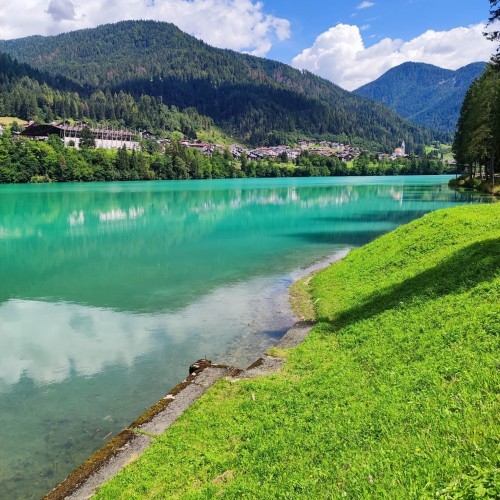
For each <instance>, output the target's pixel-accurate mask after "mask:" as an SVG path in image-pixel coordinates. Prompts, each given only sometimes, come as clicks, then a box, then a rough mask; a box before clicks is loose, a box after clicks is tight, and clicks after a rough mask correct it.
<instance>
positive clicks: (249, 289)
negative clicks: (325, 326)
mask: <svg viewBox="0 0 500 500" xmlns="http://www.w3.org/2000/svg"><path fill="white" fill-rule="evenodd" d="M448 179H449V177H444V176H439V177H435V176H434V177H431V176H429V177H385V178H376V177H364V178H362V177H358V178H305V179H257V180H250V179H245V180H221V181H187V182H185V181H177V182H133V183H108V184H56V185H22V186H5V185H4V186H0V416H1V419H2V425H1V426H0V443H1V445H0V498H9V499H10V498H31V497H34V498H37V497H40V496H42V495H43V494H44V493H46V492H47V491H48V490H49V489H50V488H51V487H52V486H54V485H55V484H57V483H58V482H59V481H60V480H62V479H63V478H64V477H65V476H66V475H67V474H68V473H69V472H71V470H73V469H74V468H75V467H76V466H78V465H79V464H80V463H81V462H83V461H84V460H85V459H86V458H87V457H88V456H89V455H90V454H91V453H92V452H93V451H95V450H96V449H98V448H100V447H101V446H103V445H104V444H105V443H106V442H107V441H109V439H111V437H112V435H114V434H116V433H117V432H119V431H120V430H121V429H122V428H124V427H126V426H127V425H128V424H129V423H130V422H131V421H132V420H134V419H135V418H136V417H137V416H138V415H140V414H141V413H142V412H143V411H144V410H145V409H146V408H148V407H149V406H150V405H151V404H153V403H154V402H156V401H157V400H158V399H159V398H160V397H162V396H163V395H164V394H166V393H167V392H168V390H169V389H170V388H172V387H173V386H174V385H176V384H177V383H178V382H180V381H181V380H182V379H183V378H184V377H185V376H186V375H187V370H188V366H189V365H190V364H191V363H192V362H194V361H195V360H196V359H198V358H201V357H208V358H210V359H212V360H213V361H217V362H222V363H227V364H233V365H236V366H240V367H245V366H247V365H248V364H250V363H251V362H253V361H254V360H255V359H256V358H257V357H258V356H259V355H260V354H262V353H263V352H264V351H265V349H266V348H267V347H269V345H271V344H272V343H273V342H274V341H275V340H276V339H277V338H279V336H281V335H282V334H283V333H284V332H285V331H286V329H287V328H289V327H290V326H291V325H292V324H293V322H294V318H293V315H292V314H291V311H290V309H289V306H288V300H287V291H286V290H287V287H288V286H289V284H290V283H291V282H292V281H293V280H294V279H296V278H297V277H299V276H300V275H301V274H303V273H304V272H305V271H304V270H305V269H306V268H307V267H308V266H311V265H313V264H314V263H317V262H318V261H321V260H323V259H327V258H331V257H332V256H333V255H335V254H336V253H338V252H341V253H342V252H345V251H346V249H349V248H352V247H356V246H359V245H362V244H364V243H366V242H368V241H370V240H372V239H373V238H375V237H376V236H378V235H380V234H382V233H385V232H387V231H390V230H392V229H394V228H395V227H397V226H398V225H400V224H403V223H406V222H408V221H410V220H412V219H415V218H417V217H419V216H421V215H423V214H425V213H426V212H429V211H431V210H434V209H437V208H442V207H449V206H452V205H455V204H463V203H471V202H472V203H476V202H480V201H487V200H488V199H487V198H481V197H480V196H478V195H474V194H464V193H457V192H455V191H452V190H449V189H448V188H447V181H448ZM109 433H112V434H111V435H109V436H108V437H106V436H107V435H108V434H109Z"/></svg>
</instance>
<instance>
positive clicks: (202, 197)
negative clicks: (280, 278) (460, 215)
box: [0, 178, 466, 313]
mask: <svg viewBox="0 0 500 500" xmlns="http://www.w3.org/2000/svg"><path fill="white" fill-rule="evenodd" d="M273 181H277V182H275V183H274V184H273V183H269V181H266V182H267V184H264V186H263V187H262V188H261V187H260V186H259V184H262V183H259V181H248V180H246V181H244V182H241V181H239V182H235V183H232V184H231V183H228V181H223V182H219V183H218V182H215V181H214V182H207V183H191V184H190V185H189V186H188V185H187V184H186V183H168V182H166V183H153V184H147V183H131V184H130V185H129V184H126V183H124V184H118V185H115V187H114V188H107V189H106V186H103V185H95V184H94V185H91V186H89V187H88V188H87V189H83V188H82V187H80V186H77V187H74V186H73V185H66V186H56V187H53V186H49V187H39V188H35V187H33V189H32V190H29V189H27V188H26V187H22V188H19V189H18V190H16V189H14V188H9V189H2V190H0V196H1V199H2V205H1V208H0V271H1V275H2V283H1V284H0V302H1V301H5V300H8V299H12V298H16V299H22V300H25V299H31V300H49V301H57V302H59V301H65V302H75V303H78V304H82V305H89V306H93V307H106V308H112V309H115V310H121V311H129V312H132V313H154V312H161V311H164V310H166V309H168V310H176V309H182V308H183V307H186V306H187V305H188V304H189V303H190V301H192V300H195V299H196V298H197V297H199V296H200V295H203V294H205V293H208V292H209V291H210V290H213V289H215V288H217V287H220V286H222V285H223V284H225V283H227V282H228V281H230V282H231V281H238V280H242V279H246V278H249V277H251V276H254V275H255V274H258V275H265V274H266V273H269V272H273V270H274V269H286V268H290V267H293V266H294V265H297V264H300V259H294V258H291V259H290V258H288V257H287V256H289V254H290V252H291V253H294V252H293V249H292V250H290V245H291V238H292V239H293V238H294V237H296V240H300V241H303V242H309V243H315V244H324V245H326V244H332V243H333V244H336V245H339V246H358V245H361V244H363V243H365V242H366V241H368V240H369V239H371V238H373V237H375V236H377V235H378V234H381V233H383V232H385V231H388V230H390V229H392V228H393V227H396V226H397V225H398V224H401V223H404V222H407V221H409V220H411V219H412V218H414V217H418V216H420V215H422V214H424V213H426V212H428V211H429V210H432V209H434V208H435V207H436V206H446V205H449V204H451V203H454V202H456V201H458V202H464V201H466V200H465V196H466V195H463V194H457V193H455V192H451V191H449V190H447V189H443V187H442V186H441V185H427V186H426V185H425V182H424V184H423V185H422V184H418V183H415V181H414V178H410V179H406V180H401V179H397V180H396V182H395V181H394V180H392V179H390V180H387V179H383V180H382V182H380V181H379V183H378V184H377V183H373V184H368V185H356V184H348V183H347V181H346V180H344V179H341V180H335V179H326V180H324V179H319V180H311V179H300V180H297V179H286V180H279V179H276V180H273ZM371 182H373V181H371ZM420 182H423V181H420ZM433 182H434V183H435V179H434V180H433ZM311 183H312V184H313V185H310V184H311ZM193 184H194V185H197V186H198V190H196V189H194V187H193ZM179 185H182V186H185V187H188V189H184V190H183V189H181V188H179ZM228 185H229V186H231V189H228V188H227V186H228ZM268 185H270V186H273V187H268ZM362 219H364V220H362ZM305 220H307V226H306V227H304V221H305ZM354 223H356V224H354ZM324 253H325V251H324V250H323V254H324ZM319 255H320V254H319ZM235 262H237V265H236V266H234V265H232V264H231V265H228V263H235Z"/></svg>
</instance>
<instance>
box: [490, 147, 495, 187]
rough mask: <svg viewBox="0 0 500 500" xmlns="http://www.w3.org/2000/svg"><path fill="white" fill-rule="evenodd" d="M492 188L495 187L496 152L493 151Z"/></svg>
mask: <svg viewBox="0 0 500 500" xmlns="http://www.w3.org/2000/svg"><path fill="white" fill-rule="evenodd" d="M490 168H491V187H494V186H495V150H492V151H491V167H490Z"/></svg>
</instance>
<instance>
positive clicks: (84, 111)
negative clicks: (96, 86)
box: [0, 52, 213, 137]
mask: <svg viewBox="0 0 500 500" xmlns="http://www.w3.org/2000/svg"><path fill="white" fill-rule="evenodd" d="M0 116H17V117H19V118H21V119H24V120H29V119H36V120H39V121H43V122H50V121H52V120H54V119H56V118H72V119H75V120H76V119H89V118H90V119H94V120H98V121H101V122H102V121H107V122H109V123H110V124H114V125H116V126H126V127H130V128H136V129H145V128H147V129H152V130H167V131H170V132H172V131H178V132H180V133H182V134H184V135H185V136H187V137H195V136H196V132H197V131H201V130H202V131H207V130H210V128H211V126H212V125H213V121H212V119H211V118H209V117H206V116H201V115H200V114H199V113H198V112H197V111H196V110H195V109H193V108H191V109H189V108H188V109H185V110H183V111H180V110H178V109H176V108H175V107H171V106H167V105H165V104H164V103H162V102H161V99H158V98H155V97H150V96H141V97H140V98H138V99H134V97H133V96H132V95H131V94H130V93H126V92H116V93H111V92H110V91H109V90H107V91H106V93H104V92H102V91H101V90H97V91H92V90H91V89H90V88H89V87H86V86H82V85H80V84H78V83H77V82H74V81H72V80H69V79H67V78H65V77H62V76H60V75H57V74H54V75H51V74H48V73H46V72H43V71H40V70H37V69H35V68H32V67H31V66H29V65H28V64H24V63H18V62H17V61H16V60H14V59H12V58H11V57H10V56H9V55H8V54H4V53H1V52H0Z"/></svg>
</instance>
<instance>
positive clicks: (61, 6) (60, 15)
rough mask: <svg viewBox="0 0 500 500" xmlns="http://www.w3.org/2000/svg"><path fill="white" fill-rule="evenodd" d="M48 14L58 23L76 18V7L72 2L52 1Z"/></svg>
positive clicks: (69, 0)
mask: <svg viewBox="0 0 500 500" xmlns="http://www.w3.org/2000/svg"><path fill="white" fill-rule="evenodd" d="M47 13H48V14H49V15H50V16H51V17H52V19H53V20H54V21H56V22H59V21H63V20H65V19H74V18H75V6H74V5H73V2H72V1H71V0H51V2H50V3H49V7H48V9H47Z"/></svg>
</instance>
